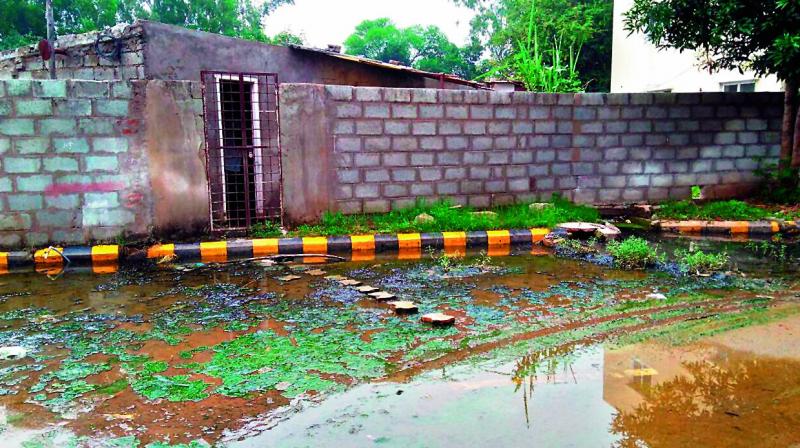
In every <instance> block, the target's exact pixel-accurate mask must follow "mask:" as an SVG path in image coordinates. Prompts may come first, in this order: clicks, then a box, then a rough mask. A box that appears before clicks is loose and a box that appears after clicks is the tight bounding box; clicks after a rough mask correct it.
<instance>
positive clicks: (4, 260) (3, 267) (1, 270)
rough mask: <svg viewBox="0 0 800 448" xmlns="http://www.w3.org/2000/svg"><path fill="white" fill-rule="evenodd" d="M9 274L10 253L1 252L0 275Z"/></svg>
mask: <svg viewBox="0 0 800 448" xmlns="http://www.w3.org/2000/svg"><path fill="white" fill-rule="evenodd" d="M2 274H8V252H0V275H2Z"/></svg>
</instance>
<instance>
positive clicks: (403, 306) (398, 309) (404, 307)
mask: <svg viewBox="0 0 800 448" xmlns="http://www.w3.org/2000/svg"><path fill="white" fill-rule="evenodd" d="M389 305H391V307H392V309H394V312H395V313H397V314H415V313H416V312H417V311H419V308H417V304H416V303H414V302H409V301H408V300H398V301H396V302H389Z"/></svg>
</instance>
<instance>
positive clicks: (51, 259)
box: [0, 228, 549, 273]
mask: <svg viewBox="0 0 800 448" xmlns="http://www.w3.org/2000/svg"><path fill="white" fill-rule="evenodd" d="M548 232H549V229H541V228H535V229H525V230H487V231H474V232H437V233H400V234H395V235H385V234H377V235H344V236H328V237H302V238H261V239H248V240H231V241H214V242H199V243H177V244H157V245H154V246H151V247H149V248H148V249H147V251H146V252H141V251H140V252H137V253H133V254H129V255H127V256H125V254H123V251H122V249H121V247H120V246H116V245H100V246H73V247H48V248H46V249H40V250H37V251H36V252H35V253H34V254H33V255H31V254H29V253H28V252H0V273H9V272H16V271H25V270H30V269H31V268H35V269H36V270H37V271H40V272H45V273H47V272H52V271H57V270H60V269H61V268H62V267H63V266H65V265H66V264H69V265H70V266H90V267H91V268H92V270H93V271H94V272H98V273H100V272H112V271H114V270H116V269H117V267H118V266H119V264H120V263H121V262H122V263H124V262H135V261H137V260H138V261H143V260H145V259H151V260H152V259H156V260H158V259H162V258H164V257H168V258H170V259H175V260H176V261H202V262H222V261H227V260H234V259H245V258H254V257H262V256H269V255H295V254H297V255H303V254H304V255H327V254H341V255H349V258H351V259H352V260H355V261H358V260H371V259H373V258H375V256H376V254H396V255H397V257H398V258H400V259H404V258H408V259H411V258H420V257H421V256H422V252H423V251H426V250H443V251H444V252H445V253H448V254H453V255H455V254H461V255H463V254H465V253H466V251H467V250H486V251H487V252H488V254H489V255H508V254H509V253H510V248H511V247H512V246H514V247H516V246H523V245H526V244H528V245H532V244H535V243H538V242H540V241H541V240H542V239H544V236H545V235H547V233H548Z"/></svg>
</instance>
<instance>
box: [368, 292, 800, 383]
mask: <svg viewBox="0 0 800 448" xmlns="http://www.w3.org/2000/svg"><path fill="white" fill-rule="evenodd" d="M758 297H759V296H757V295H753V296H747V297H732V298H726V299H711V300H702V301H697V302H689V303H678V304H674V305H668V306H660V307H652V308H644V309H639V310H633V311H629V312H624V313H616V314H610V315H608V316H599V317H594V318H590V319H586V320H578V321H570V322H566V323H563V324H559V325H554V326H552V327H548V328H540V329H537V330H534V331H530V332H524V333H519V334H515V335H513V336H510V337H507V338H503V339H499V340H495V341H490V342H485V343H482V344H478V345H475V346H473V347H469V348H467V349H459V350H456V351H453V352H450V353H447V354H445V355H443V356H441V357H439V358H436V359H433V360H430V361H425V362H422V363H417V364H414V365H410V366H407V367H404V368H402V369H400V370H397V371H395V372H393V373H392V374H390V375H388V376H386V377H384V378H382V379H381V380H379V381H385V382H389V381H395V382H406V381H409V380H411V379H412V378H413V377H415V376H417V375H418V374H420V373H421V372H423V371H428V370H435V369H440V368H443V367H446V366H447V365H450V364H454V363H457V362H460V361H464V360H465V359H467V358H469V357H472V356H475V355H479V354H484V353H487V352H490V351H492V350H495V349H498V348H501V347H503V346H507V345H511V344H514V343H517V342H522V341H528V340H531V339H535V338H539V337H544V336H551V335H554V334H559V333H563V332H567V331H572V330H580V329H583V328H590V327H594V326H597V325H600V324H604V323H608V322H613V321H616V320H621V319H629V318H636V317H639V318H647V317H649V315H650V314H653V313H660V312H666V311H675V310H686V309H691V308H703V310H702V311H699V312H696V313H687V314H682V315H678V316H673V317H667V318H664V319H650V321H649V322H644V323H641V324H636V325H628V326H623V327H620V328H615V329H613V330H609V331H605V332H600V333H597V334H593V335H591V336H588V337H584V338H581V339H579V340H576V341H570V342H569V343H576V342H579V341H584V342H598V341H601V340H605V339H609V338H611V337H614V336H615V335H619V334H622V333H635V332H640V331H644V330H649V329H653V328H658V327H662V326H667V325H671V324H674V323H677V322H685V321H690V320H698V319H705V318H709V317H713V316H716V315H720V314H726V313H732V312H740V311H744V310H746V309H748V308H750V307H753V306H755V304H750V306H748V304H746V303H744V302H746V301H748V300H753V299H756V298H758ZM792 298H794V300H795V301H796V298H795V295H794V294H791V293H789V294H784V295H781V296H776V297H771V298H769V301H768V302H766V303H767V304H768V306H771V307H774V306H776V305H779V304H781V303H788V302H790V301H791V300H792ZM560 345H564V344H560Z"/></svg>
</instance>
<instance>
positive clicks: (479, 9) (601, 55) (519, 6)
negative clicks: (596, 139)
mask: <svg viewBox="0 0 800 448" xmlns="http://www.w3.org/2000/svg"><path fill="white" fill-rule="evenodd" d="M454 1H455V2H456V3H458V4H461V5H464V6H467V7H469V8H471V9H473V10H475V11H476V16H475V18H474V19H473V20H472V22H471V34H472V37H473V40H474V41H476V42H480V43H482V44H483V45H485V48H486V50H487V51H488V53H489V57H490V61H489V62H490V65H492V66H494V67H498V66H502V65H504V64H508V63H509V62H510V61H511V60H512V59H513V58H519V54H518V53H519V50H520V43H523V44H525V38H526V36H527V35H528V30H529V28H530V17H531V16H530V12H531V11H532V10H533V11H535V14H534V15H533V27H534V28H535V30H536V39H538V41H539V45H540V47H539V51H540V54H544V58H545V59H544V61H543V62H544V63H545V64H547V65H549V66H553V65H556V63H555V61H553V60H552V53H553V52H552V51H551V50H554V49H555V48H554V47H556V46H558V47H559V48H558V53H560V55H561V56H562V57H564V58H565V59H564V60H563V61H560V62H558V64H560V65H563V66H567V65H569V62H568V59H569V53H570V51H569V50H570V49H572V53H573V54H576V53H578V52H579V50H580V54H581V57H580V58H579V59H578V60H577V64H576V67H575V68H576V70H577V72H578V76H579V78H580V81H581V84H582V85H584V86H585V87H586V89H588V90H594V91H598V90H599V91H607V90H608V89H609V86H610V80H611V17H612V1H611V0H454ZM530 47H531V50H533V44H532V45H531V46H530ZM532 57H533V56H532Z"/></svg>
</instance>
